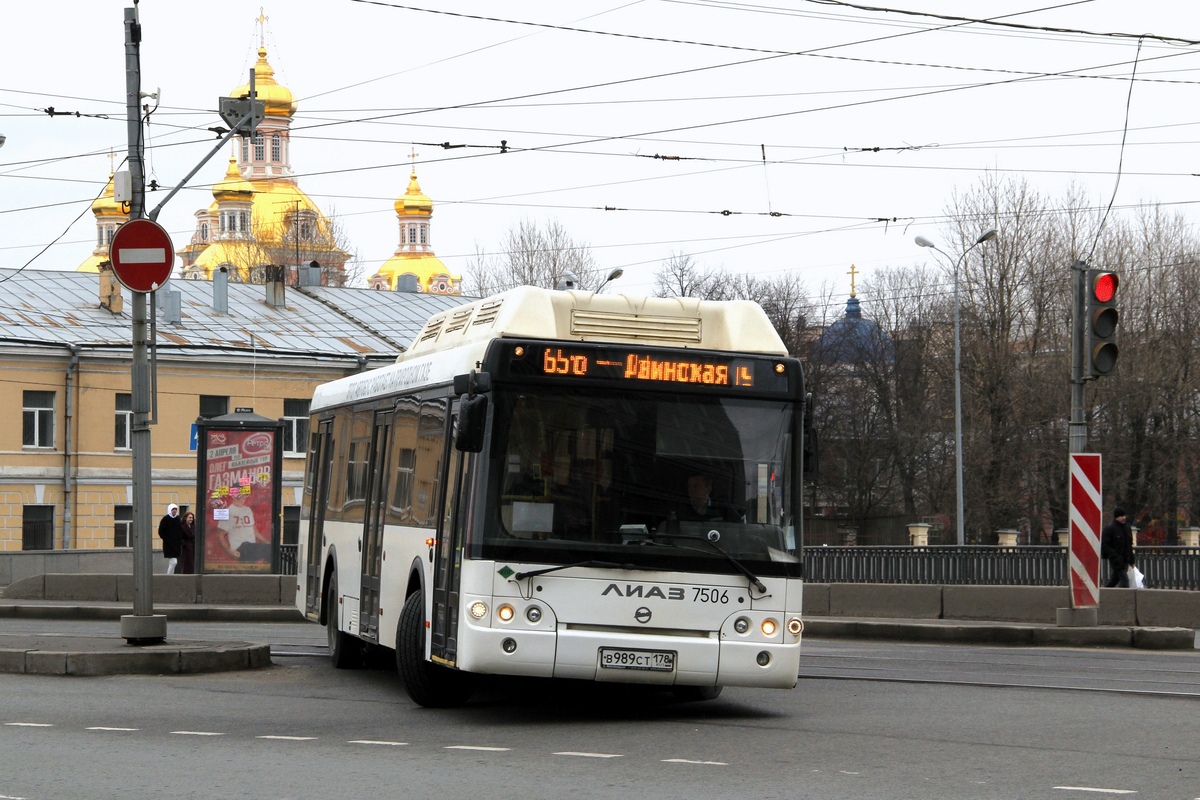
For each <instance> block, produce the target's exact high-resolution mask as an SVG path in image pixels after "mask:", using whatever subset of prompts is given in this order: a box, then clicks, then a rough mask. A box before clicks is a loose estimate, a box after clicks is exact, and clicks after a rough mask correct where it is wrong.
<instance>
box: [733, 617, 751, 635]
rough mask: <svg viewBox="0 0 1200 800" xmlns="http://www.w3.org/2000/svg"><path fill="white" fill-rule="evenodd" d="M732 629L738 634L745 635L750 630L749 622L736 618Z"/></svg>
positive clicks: (742, 618) (743, 618)
mask: <svg viewBox="0 0 1200 800" xmlns="http://www.w3.org/2000/svg"><path fill="white" fill-rule="evenodd" d="M733 629H734V630H735V631H737V632H738V633H745V632H746V631H748V630H750V620H748V619H746V618H745V617H738V618H737V619H735V620H734V621H733Z"/></svg>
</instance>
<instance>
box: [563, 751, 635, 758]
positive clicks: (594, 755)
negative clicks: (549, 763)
mask: <svg viewBox="0 0 1200 800" xmlns="http://www.w3.org/2000/svg"><path fill="white" fill-rule="evenodd" d="M554 755H556V756H577V757H578V758H621V755H620V754H618V753H578V752H574V751H571V750H565V751H563V752H561V753H555V754H554Z"/></svg>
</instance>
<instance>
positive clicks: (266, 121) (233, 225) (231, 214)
mask: <svg viewBox="0 0 1200 800" xmlns="http://www.w3.org/2000/svg"><path fill="white" fill-rule="evenodd" d="M265 21H266V18H265V17H262V16H261V15H260V17H259V24H260V25H261V24H262V23H264V22H265ZM264 40H265V36H264V35H263V34H262V33H261V32H260V42H259V48H258V61H257V62H256V63H255V65H254V84H255V92H256V94H257V97H258V99H259V100H261V101H263V105H264V109H263V110H264V116H263V120H262V122H261V123H259V125H258V127H257V129H256V130H255V132H254V134H253V135H252V136H239V137H238V138H237V146H236V147H235V151H234V157H233V158H231V159H230V165H229V169H228V170H227V171H226V175H225V180H223V181H221V182H220V183H218V184H217V185H216V186H214V187H213V204H212V205H211V206H209V207H208V208H207V209H203V210H201V211H198V212H196V230H195V232H194V233H193V234H192V239H191V241H190V242H189V243H188V245H187V246H186V247H184V248H183V249H182V250H181V251H180V253H179V255H180V258H181V259H182V261H183V273H184V276H185V277H188V278H193V279H205V280H207V279H211V278H212V274H213V272H215V271H216V270H218V269H220V268H221V267H225V268H226V269H227V270H228V271H229V272H230V273H231V274H232V275H234V276H235V279H239V280H243V281H257V280H261V277H260V275H261V273H262V268H263V267H266V266H270V265H284V266H287V267H288V268H289V273H290V278H289V282H295V270H296V268H297V267H299V266H301V265H307V264H309V263H311V262H313V261H316V262H317V263H319V264H320V265H321V271H322V282H323V283H327V284H329V285H333V286H341V285H343V283H344V281H345V265H346V261H347V260H348V259H349V257H350V255H349V253H347V252H346V251H344V250H342V249H341V248H340V247H339V246H338V242H337V236H336V232H335V229H334V225H333V224H332V223H331V222H330V220H329V219H328V218H327V217H326V216H325V215H324V214H323V213H322V212H321V210H320V209H319V208H318V207H317V205H316V203H314V202H313V201H312V199H311V198H310V197H309V196H308V195H307V194H305V193H304V190H302V189H301V188H300V186H299V185H298V184H297V182H296V174H295V172H294V171H293V170H292V164H291V124H292V117H293V116H294V115H295V113H296V100H295V98H294V97H293V96H292V93H291V91H290V90H289V89H288V88H287V87H286V86H283V85H281V84H279V83H278V82H276V80H275V70H274V68H273V67H272V66H271V64H270V62H268V61H267V49H266V46H265V44H264ZM249 93H250V84H249V82H247V83H244V84H242V85H241V86H238V87H235V88H234V89H233V91H231V92H230V93H229V95H230V96H231V97H245V96H248V95H249ZM247 187H248V189H249V194H248V195H247V194H246V189H247Z"/></svg>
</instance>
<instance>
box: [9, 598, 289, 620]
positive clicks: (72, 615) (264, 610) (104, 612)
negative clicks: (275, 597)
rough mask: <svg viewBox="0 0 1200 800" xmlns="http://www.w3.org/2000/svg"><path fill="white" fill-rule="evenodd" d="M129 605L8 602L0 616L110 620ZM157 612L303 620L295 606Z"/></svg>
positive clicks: (180, 616) (170, 616) (159, 608)
mask: <svg viewBox="0 0 1200 800" xmlns="http://www.w3.org/2000/svg"><path fill="white" fill-rule="evenodd" d="M132 613H133V609H132V608H131V607H130V606H128V605H95V604H88V605H83V604H79V605H76V604H67V603H55V604H53V605H49V604H45V603H28V604H23V603H20V602H5V603H0V618H10V619H75V620H111V621H117V620H120V619H121V617H123V616H126V615H128V614H132ZM154 613H156V614H163V615H165V616H166V617H167V621H168V622H171V621H174V622H304V621H305V617H304V615H303V614H301V613H300V611H299V610H298V609H296V608H295V607H294V606H201V605H194V604H187V605H156V606H155V607H154Z"/></svg>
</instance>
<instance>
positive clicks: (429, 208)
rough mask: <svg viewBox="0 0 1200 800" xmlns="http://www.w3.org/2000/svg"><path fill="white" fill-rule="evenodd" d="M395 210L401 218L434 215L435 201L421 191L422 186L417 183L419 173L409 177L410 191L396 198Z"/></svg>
mask: <svg viewBox="0 0 1200 800" xmlns="http://www.w3.org/2000/svg"><path fill="white" fill-rule="evenodd" d="M395 208H396V213H397V214H399V215H400V216H401V217H407V216H413V215H415V214H423V215H425V216H429V215H430V214H432V213H433V201H432V200H430V199H429V195H427V194H425V193H424V192H422V191H421V185H420V184H419V183H417V173H415V172H414V173H412V175H411V176H410V177H409V179H408V191H407V192H405V193H404V194H402V195H400V196H399V197H397V198H396V206H395Z"/></svg>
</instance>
